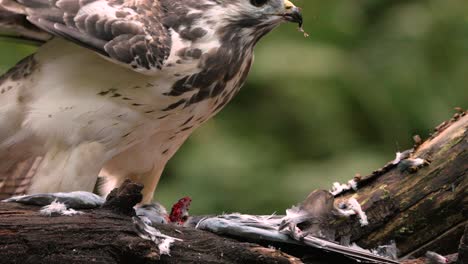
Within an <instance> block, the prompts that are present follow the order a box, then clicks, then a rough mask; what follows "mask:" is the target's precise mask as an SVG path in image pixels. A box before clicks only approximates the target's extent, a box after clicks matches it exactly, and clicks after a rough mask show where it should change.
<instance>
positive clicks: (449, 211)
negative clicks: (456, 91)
mask: <svg viewBox="0 0 468 264" xmlns="http://www.w3.org/2000/svg"><path fill="white" fill-rule="evenodd" d="M411 158H422V159H426V160H428V161H431V163H430V165H428V166H424V167H423V168H420V169H419V170H416V169H415V168H405V167H404V165H403V166H402V165H401V164H400V165H398V166H394V165H393V164H388V165H387V166H386V167H384V168H383V169H380V170H377V171H375V172H374V173H373V174H372V175H369V176H367V177H364V178H363V180H362V182H361V184H359V189H358V191H357V192H348V193H346V194H345V195H343V196H342V197H340V198H339V199H338V202H339V201H340V200H342V199H348V198H350V197H351V196H353V197H355V198H356V199H357V200H358V201H359V202H360V203H361V205H362V207H363V209H364V211H365V212H366V214H367V216H368V218H369V222H370V224H369V226H367V227H364V228H359V227H358V226H357V225H358V224H357V223H356V222H348V223H347V224H344V225H342V226H341V227H340V228H341V229H342V230H341V232H344V233H346V232H349V233H351V235H352V237H351V241H355V242H357V243H358V244H359V245H361V246H363V247H365V248H374V247H376V246H378V245H381V244H385V243H388V242H389V241H391V240H394V241H396V244H397V247H398V249H399V255H400V256H402V257H404V256H422V255H424V253H425V252H426V251H428V250H431V251H436V252H439V253H441V254H444V255H448V254H451V253H456V252H457V248H458V243H459V241H460V238H461V236H462V234H463V231H464V228H465V225H466V224H467V223H468V220H467V219H468V217H467V210H468V209H467V208H468V207H467V205H468V115H466V112H461V113H457V114H456V115H455V116H454V118H452V120H450V121H448V122H444V123H443V124H442V125H441V126H439V127H438V128H437V129H436V133H435V134H434V135H433V136H432V137H431V138H430V139H429V140H427V141H426V142H424V143H422V144H421V145H419V146H416V149H415V151H414V153H413V154H412V155H411Z"/></svg>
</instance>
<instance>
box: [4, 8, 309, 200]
mask: <svg viewBox="0 0 468 264" xmlns="http://www.w3.org/2000/svg"><path fill="white" fill-rule="evenodd" d="M0 7H1V8H2V10H4V12H7V13H8V14H9V16H14V17H15V18H17V19H19V20H18V21H22V25H23V27H24V26H25V25H26V26H27V27H28V28H30V31H31V32H39V33H40V34H41V36H42V38H35V36H34V34H33V35H30V36H27V38H32V39H36V40H39V41H45V40H47V39H48V36H50V35H54V36H56V38H54V39H52V40H51V41H48V42H47V43H45V44H44V45H43V46H41V47H40V48H39V50H38V52H37V53H36V54H34V55H32V56H30V57H28V58H26V59H24V60H23V61H22V62H20V63H19V64H18V65H17V66H15V67H14V68H13V69H11V70H10V71H9V72H8V73H6V74H5V75H4V76H2V77H0V196H1V195H2V194H3V195H7V194H11V193H12V191H11V189H12V188H13V187H14V186H15V185H17V184H16V183H17V182H18V180H17V179H32V183H31V186H30V187H29V188H28V189H27V192H28V193H39V192H59V191H62V192H66V191H78V190H81V191H91V190H93V188H94V185H95V184H96V179H97V176H98V175H101V176H105V177H106V180H105V183H104V184H103V186H102V187H101V192H102V193H103V194H107V193H108V192H109V191H110V190H111V189H112V188H114V187H115V186H117V185H119V184H120V183H121V182H123V180H124V179H126V178H130V179H132V180H135V181H137V182H140V183H143V184H144V185H145V189H144V202H149V201H150V200H151V198H152V196H153V192H154V189H155V188H156V185H157V183H158V180H159V177H160V175H161V173H162V170H163V169H164V166H165V164H166V162H167V160H169V158H170V157H171V156H172V155H173V154H174V153H175V152H176V151H177V149H178V148H179V147H180V145H181V144H182V143H183V142H184V141H185V139H186V138H187V137H188V136H189V135H190V133H191V132H192V131H193V130H194V129H195V128H197V127H198V126H200V125H201V124H202V123H203V122H205V121H206V120H208V119H209V118H210V117H212V116H213V115H214V114H216V113H217V112H218V111H219V110H220V109H221V108H222V107H223V106H224V105H226V103H228V102H229V101H230V100H231V99H232V98H233V96H234V95H235V94H236V93H237V92H238V91H239V89H240V87H241V86H242V85H243V83H244V82H245V80H246V77H247V74H248V72H249V69H250V66H251V64H252V60H253V48H254V46H255V44H256V43H257V41H258V40H259V39H260V38H261V37H262V36H264V35H265V34H267V33H268V32H269V31H271V30H272V29H273V28H275V27H276V26H277V25H278V24H280V23H281V22H284V21H294V22H297V23H302V18H301V16H300V13H299V9H298V8H296V7H294V6H293V5H292V4H291V2H289V1H288V0H0ZM25 18H27V20H26V19H25ZM1 25H2V19H0V27H1ZM33 25H34V26H33ZM18 26H20V25H18ZM0 32H3V31H2V30H0ZM38 157H41V159H42V160H41V162H40V164H37V162H35V163H34V162H33V161H37V160H38ZM25 162H29V163H25ZM33 163H34V164H35V166H36V167H35V173H34V177H31V173H30V171H29V170H27V169H25V168H22V169H20V167H21V166H19V165H21V164H33ZM31 166H32V165H31ZM23 167H24V166H23ZM25 175H26V176H28V177H29V178H28V177H26V176H25ZM7 179H8V180H7ZM2 185H3V187H2ZM5 186H6V187H8V188H9V189H8V191H7V189H6V188H5ZM25 186H26V184H25V183H24V181H23V183H22V187H23V190H24V189H25V188H24V187H25ZM13 189H14V188H13ZM13 192H15V193H18V192H23V191H18V189H16V190H14V191H13Z"/></svg>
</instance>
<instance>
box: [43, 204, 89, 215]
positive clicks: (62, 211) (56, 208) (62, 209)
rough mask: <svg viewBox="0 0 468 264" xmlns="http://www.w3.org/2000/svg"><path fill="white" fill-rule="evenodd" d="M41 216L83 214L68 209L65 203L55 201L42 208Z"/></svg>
mask: <svg viewBox="0 0 468 264" xmlns="http://www.w3.org/2000/svg"><path fill="white" fill-rule="evenodd" d="M39 214H40V215H42V216H61V215H63V216H73V215H79V214H83V212H80V211H76V210H74V209H71V208H70V209H68V208H67V206H66V205H65V204H64V203H60V202H57V201H53V202H52V203H51V204H49V205H46V206H44V207H42V209H41V210H40V211H39Z"/></svg>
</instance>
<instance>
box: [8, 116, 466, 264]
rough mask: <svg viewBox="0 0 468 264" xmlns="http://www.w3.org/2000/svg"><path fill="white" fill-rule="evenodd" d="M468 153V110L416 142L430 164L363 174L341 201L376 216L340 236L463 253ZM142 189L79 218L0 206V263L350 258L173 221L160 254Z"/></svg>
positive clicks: (348, 225)
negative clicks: (136, 223)
mask: <svg viewBox="0 0 468 264" xmlns="http://www.w3.org/2000/svg"><path fill="white" fill-rule="evenodd" d="M467 150H468V116H467V115H465V113H460V114H458V115H457V116H456V117H455V118H454V119H452V120H451V121H450V122H447V123H445V124H444V125H443V126H441V127H439V128H438V130H437V131H436V133H435V134H434V136H433V137H431V139H429V140H427V141H426V142H424V143H422V144H421V145H419V146H417V147H416V149H415V152H414V153H413V155H412V157H417V158H424V159H427V160H430V161H431V164H430V165H428V166H425V167H423V168H420V169H419V170H413V169H412V168H404V169H403V168H402V167H401V166H395V165H392V164H388V165H387V166H385V167H384V168H382V169H380V170H377V171H375V172H374V173H373V174H372V175H369V176H367V177H363V179H362V180H361V181H360V182H359V189H358V190H357V191H350V192H347V193H344V194H343V195H342V196H341V197H339V198H338V200H340V199H346V198H349V197H351V196H354V197H356V198H357V199H358V201H360V202H361V204H362V206H363V209H364V210H365V211H366V213H367V216H368V218H369V222H370V225H369V226H367V227H364V228H362V227H360V226H359V224H358V223H357V221H355V219H350V220H347V221H345V222H343V223H341V225H340V230H339V232H341V233H343V234H346V233H348V234H351V241H355V242H357V243H358V244H360V245H361V246H364V247H367V248H373V247H375V246H377V245H381V244H385V243H387V242H388V241H390V240H395V241H396V243H397V246H398V248H399V250H400V256H407V255H413V256H421V255H423V253H425V251H427V250H432V251H437V252H439V253H442V254H445V255H446V254H450V253H456V252H457V251H459V254H460V256H466V244H467V242H466V236H465V237H464V240H462V242H463V243H462V244H461V245H459V243H460V241H461V237H462V235H463V232H464V230H465V226H466V225H467V204H468V197H467V190H468V177H467V175H468V173H467V172H468V151H467ZM139 190H141V186H138V185H134V186H133V187H131V188H128V186H127V189H125V187H123V188H121V189H119V190H117V191H115V192H114V195H115V196H114V195H112V196H111V197H112V198H111V199H109V201H108V203H107V205H105V206H104V207H103V208H101V209H95V210H85V214H83V215H77V216H73V217H66V216H60V217H51V218H47V217H43V216H40V215H39V213H38V207H35V206H24V205H19V204H10V203H0V263H20V262H21V263H67V262H68V263H85V262H93V263H127V262H131V263H300V261H304V262H306V263H354V262H353V261H352V260H350V259H343V258H341V257H340V256H337V255H333V254H329V253H325V252H323V251H320V250H316V249H310V248H304V247H301V246H296V245H278V244H275V246H276V247H280V248H281V249H282V251H280V250H277V249H274V248H270V247H268V245H271V244H272V243H269V242H265V241H254V242H255V243H252V241H250V242H249V243H247V242H241V241H239V239H232V238H226V237H220V236H217V235H214V234H211V233H208V232H204V231H200V230H195V229H192V228H182V227H176V226H171V225H161V226H159V227H158V228H159V229H160V230H161V231H162V232H163V233H164V234H166V235H170V236H173V237H176V238H181V239H183V242H176V243H175V244H174V245H173V247H172V251H171V256H166V255H163V256H160V254H159V250H158V247H157V246H156V245H155V244H154V243H153V242H151V241H147V240H144V239H142V238H140V237H138V236H137V235H136V233H135V231H134V229H133V224H132V221H131V214H132V211H131V210H129V208H131V207H132V206H133V205H134V204H135V203H137V202H138V201H139V200H140V199H141V195H140V194H139ZM138 195H140V196H138ZM123 197H125V199H122V198H123ZM256 243H258V244H256ZM284 252H287V253H284ZM459 261H460V260H459ZM462 263H465V262H462Z"/></svg>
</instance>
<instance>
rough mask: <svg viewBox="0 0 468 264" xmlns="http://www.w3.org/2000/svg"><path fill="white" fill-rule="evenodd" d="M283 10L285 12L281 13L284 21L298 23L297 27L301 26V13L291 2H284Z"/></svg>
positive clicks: (285, 0) (287, 0)
mask: <svg viewBox="0 0 468 264" xmlns="http://www.w3.org/2000/svg"><path fill="white" fill-rule="evenodd" d="M284 9H286V12H285V13H283V15H282V16H283V18H284V19H285V20H286V21H289V22H294V23H298V24H299V27H301V26H302V13H301V9H300V8H299V7H297V6H295V5H294V4H293V3H292V2H291V1H289V0H284Z"/></svg>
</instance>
